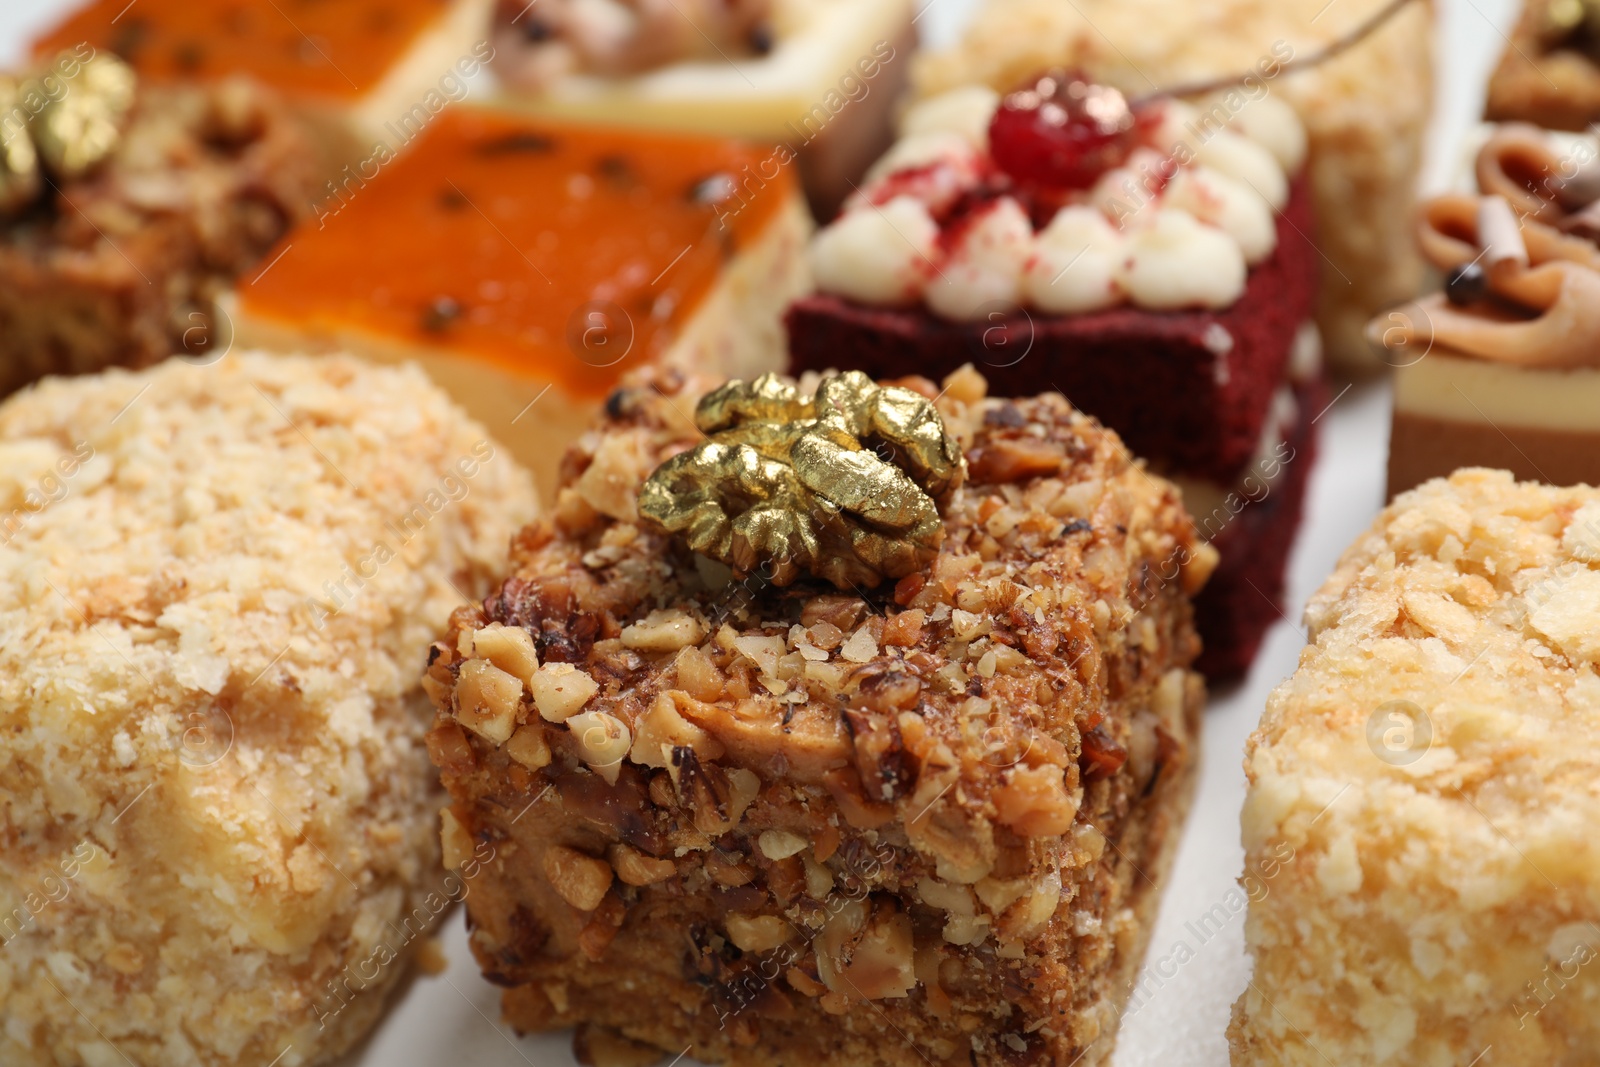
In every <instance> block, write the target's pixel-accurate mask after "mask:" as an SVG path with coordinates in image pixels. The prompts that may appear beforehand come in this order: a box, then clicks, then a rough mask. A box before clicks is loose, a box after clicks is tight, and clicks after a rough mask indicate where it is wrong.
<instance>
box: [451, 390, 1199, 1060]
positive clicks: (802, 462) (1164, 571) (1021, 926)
mask: <svg viewBox="0 0 1600 1067" xmlns="http://www.w3.org/2000/svg"><path fill="white" fill-rule="evenodd" d="M708 384H709V383H707V382H705V381H703V380H690V379H686V378H685V377H684V376H681V375H674V374H671V373H670V372H657V375H656V376H655V377H654V378H651V379H634V380H633V381H632V382H631V383H629V384H627V385H624V387H623V388H621V389H619V390H618V391H617V392H616V393H615V394H614V395H613V396H612V397H611V399H610V401H609V402H608V404H607V405H606V418H605V419H604V421H603V422H602V423H601V424H600V425H599V426H598V428H596V429H595V430H593V431H591V432H590V433H588V434H587V435H586V436H584V437H582V438H581V439H580V440H579V441H578V443H577V444H576V445H575V446H574V447H573V449H572V450H571V451H570V452H569V454H568V456H567V458H566V461H565V470H564V481H563V488H562V489H561V490H560V494H559V500H558V503H557V506H556V508H555V510H554V511H553V513H552V515H551V517H550V518H549V519H548V520H542V521H538V522H535V523H534V524H533V525H530V526H528V527H527V528H526V529H524V530H523V531H522V533H521V534H520V535H519V537H518V538H517V540H516V542H515V544H514V546H513V570H512V574H511V576H510V577H509V578H508V579H507V580H506V581H505V583H504V584H503V585H502V586H501V588H500V589H499V591H498V592H497V593H495V594H494V595H492V596H490V597H489V598H488V599H487V600H485V601H484V602H483V604H482V605H481V606H478V607H468V608H462V609H460V610H458V611H457V612H456V614H455V616H454V618H453V620H452V625H451V628H450V630H449V632H448V634H447V635H446V637H445V638H444V639H443V640H441V641H440V642H438V643H437V644H435V646H434V648H433V651H432V653H431V662H430V665H429V667H428V670H427V673H426V677H425V681H424V685H425V687H426V688H427V689H428V690H429V692H430V694H431V695H432V696H433V698H434V701H435V703H436V705H437V707H438V717H437V720H436V725H435V727H434V729H433V732H432V734H431V735H430V737H429V750H430V752H431V753H432V755H433V758H434V760H435V762H437V763H438V765H439V766H440V768H441V769H442V771H443V779H444V783H445V786H446V788H447V789H448V790H449V792H450V795H451V797H452V801H453V803H452V804H451V805H450V807H449V808H448V809H447V810H446V811H445V812H444V813H443V818H442V822H443V827H442V836H443V848H444V854H445V860H446V864H447V865H449V864H452V863H461V862H465V861H467V860H469V859H470V857H471V856H472V855H473V853H474V851H475V850H477V849H480V848H482V847H484V846H486V845H488V846H492V847H493V849H494V852H495V855H496V857H497V862H496V864H494V865H492V866H486V867H485V868H484V869H483V870H482V871H481V872H480V873H479V875H478V877H477V880H476V881H475V883H474V886H473V890H472V892H471V894H470V895H469V896H468V898H467V908H468V915H469V919H470V923H471V928H472V945H473V949H474V951H475V953H476V954H477V957H478V959H479V961H480V962H481V964H482V965H483V969H484V973H485V975H486V976H487V977H488V978H489V979H490V980H491V981H493V982H495V983H497V984H500V985H502V986H504V987H505V988H506V992H505V994H504V1011H505V1016H506V1018H507V1020H508V1021H509V1022H510V1023H511V1024H512V1025H513V1026H515V1027H517V1028H518V1029H520V1030H524V1031H542V1030H552V1029H559V1028H562V1027H570V1026H576V1027H577V1036H576V1038H575V1049H576V1052H577V1054H578V1055H579V1057H580V1058H581V1059H583V1060H584V1062H588V1063H622V1062H632V1063H648V1062H652V1061H653V1060H654V1059H655V1058H656V1057H657V1056H658V1055H660V1054H662V1053H665V1055H667V1056H671V1055H677V1054H680V1053H684V1052H685V1050H686V1049H687V1050H688V1055H689V1056H690V1057H693V1058H696V1059H699V1060H702V1061H707V1062H717V1063H730V1064H745V1065H756V1064H762V1065H771V1064H795V1065H800V1064H803V1065H824V1067H826V1065H844V1064H853V1065H878V1064H882V1065H907V1067H911V1065H917V1067H921V1065H925V1064H927V1063H937V1064H969V1063H973V1062H978V1063H1006V1064H1018V1065H1022V1064H1044V1063H1060V1064H1065V1063H1073V1062H1078V1063H1082V1064H1097V1063H1102V1062H1106V1061H1107V1060H1109V1057H1110V1052H1111V1048H1112V1045H1113V1041H1114V1037H1115V1029H1116V1024H1117V1019H1118V1011H1119V1009H1120V1006H1121V1005H1122V1003H1123V1001H1124V1000H1125V997H1126V994H1127V991H1128V989H1129V987H1130V984H1131V980H1132V978H1133V975H1134V973H1135V970H1136V968H1137V966H1138V963H1139V960H1140V958H1141V956H1142V954H1143V951H1144V946H1145V942H1146V936H1147V934H1148V931H1149V929H1150V925H1151V923H1152V921H1153V917H1154V911H1155V907H1156V903H1157V898H1158V894H1159V887H1160V885H1161V883H1162V879H1163V875H1164V872H1165V870H1166V868H1167V866H1168V860H1169V858H1170V855H1171V852H1172V849H1173V846H1174V845H1175V842H1176V839H1177V835H1178V830H1179V828H1180V826H1181V823H1182V820H1183V816H1184V814H1185V811H1186V809H1187V806H1188V801H1189V792H1190V785H1191V780H1192V776H1193V768H1194V766H1195V757H1196V742H1197V731H1198V717H1199V714H1200V709H1201V706H1202V703H1203V700H1204V690H1203V685H1202V683H1201V681H1200V678H1199V676H1198V675H1196V674H1195V673H1193V672H1192V671H1191V670H1190V669H1189V666H1190V664H1191V662H1192V661H1193V659H1194V657H1195V655H1196V653H1197V652H1198V641H1197V638H1196V637H1195V633H1194V629H1193V622H1192V611H1191V606H1190V597H1191V596H1192V595H1193V593H1194V592H1195V591H1196V590H1197V588H1198V587H1199V586H1200V585H1201V584H1202V583H1203V582H1204V580H1205V578H1206V576H1207V575H1208V573H1209V571H1210V569H1211V567H1212V566H1213V565H1214V560H1215V556H1214V553H1212V552H1211V550H1210V549H1209V548H1207V547H1206V546H1205V545H1204V544H1203V543H1202V542H1201V541H1200V540H1199V539H1198V537H1197V536H1196V532H1195V530H1194V528H1193V525H1192V522H1191V520H1190V519H1189V517H1188V516H1187V514H1186V513H1185V512H1184V511H1183V508H1182V505H1181V503H1180V500H1179V497H1178V494H1177V492H1176V490H1175V489H1174V488H1173V487H1172V486H1171V485H1169V484H1168V483H1166V482H1164V481H1161V480H1160V479H1157V478H1154V477H1151V476H1150V475H1148V474H1147V473H1146V472H1145V471H1144V469H1143V468H1142V466H1141V465H1140V464H1139V463H1138V462H1136V461H1135V460H1133V459H1132V458H1131V457H1130V456H1129V454H1128V452H1127V451H1126V449H1125V448H1124V447H1123V445H1122V444H1121V442H1120V441H1119V440H1118V438H1117V437H1116V436H1115V435H1114V434H1113V433H1111V432H1110V431H1108V430H1106V429H1104V428H1103V427H1101V426H1100V425H1099V424H1098V423H1096V422H1094V421H1093V420H1092V419H1090V418H1088V417H1087V416H1084V415H1082V414H1080V413H1078V412H1076V411H1074V410H1073V409H1072V408H1071V407H1070V406H1069V405H1068V404H1067V403H1066V401H1064V400H1063V399H1062V398H1061V397H1060V396H1059V395H1054V394H1051V395H1047V396H1042V397H1038V398H1034V399H1027V400H1016V401H1007V400H998V399H993V398H987V397H986V396H985V391H986V386H985V384H984V382H983V380H982V378H981V377H979V376H978V375H977V374H976V373H974V372H973V371H972V369H971V368H970V367H967V368H962V369H961V370H959V371H957V372H956V373H955V374H953V375H952V376H951V377H950V378H949V379H948V380H947V381H946V382H945V383H944V388H943V389H942V390H941V389H939V388H938V387H937V386H935V385H933V383H931V382H928V381H926V380H924V379H908V380H905V381H903V382H901V383H899V384H898V385H885V386H878V385H876V384H874V383H873V382H872V381H871V380H870V379H868V378H867V377H866V376H865V375H862V374H860V373H851V374H845V375H839V376H834V377H828V378H823V379H820V380H819V379H817V378H815V377H811V378H809V379H803V380H802V381H801V382H800V383H799V385H798V386H796V385H794V384H791V383H789V382H787V381H784V380H782V379H778V378H776V377H774V376H766V377H763V378H761V379H758V380H757V381H755V382H754V383H741V382H733V383H729V384H728V385H726V386H723V387H721V388H718V389H716V390H715V391H713V392H711V393H710V394H709V395H706V390H707V388H708ZM697 401H698V403H697ZM703 435H707V436H703ZM691 546H692V547H691Z"/></svg>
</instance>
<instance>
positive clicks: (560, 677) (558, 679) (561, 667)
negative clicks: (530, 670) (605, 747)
mask: <svg viewBox="0 0 1600 1067" xmlns="http://www.w3.org/2000/svg"><path fill="white" fill-rule="evenodd" d="M528 690H529V691H530V692H532V693H533V703H534V705H535V706H536V707H537V708H538V709H539V714H540V715H541V716H542V717H543V718H545V719H548V720H549V721H550V722H566V721H567V720H568V719H570V718H572V717H573V716H574V715H576V714H578V712H579V711H582V710H583V706H584V705H585V704H587V703H589V701H590V699H591V698H593V697H594V695H595V694H596V693H598V692H600V686H599V684H598V683H597V682H596V681H595V680H594V679H593V678H591V677H589V675H588V674H586V673H584V672H583V671H580V670H578V668H576V667H574V666H573V665H572V664H570V663H546V664H544V665H543V666H541V667H540V668H539V669H538V671H536V672H535V673H534V676H533V681H532V682H530V683H528Z"/></svg>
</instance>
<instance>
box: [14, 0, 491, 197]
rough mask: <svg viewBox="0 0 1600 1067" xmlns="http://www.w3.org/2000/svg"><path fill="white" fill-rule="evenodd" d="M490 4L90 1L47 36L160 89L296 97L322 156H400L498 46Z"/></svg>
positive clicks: (448, 0)
mask: <svg viewBox="0 0 1600 1067" xmlns="http://www.w3.org/2000/svg"><path fill="white" fill-rule="evenodd" d="M489 5H490V0H288V2H284V0H228V2H227V3H218V4H209V3H208V4H195V3H194V2H193V0H138V3H137V4H136V5H132V6H130V5H128V4H127V3H126V2H125V0H123V2H119V0H89V2H88V3H86V4H84V5H83V6H81V7H79V8H78V9H77V10H76V11H74V12H73V13H72V14H70V15H68V16H67V17H66V18H65V19H63V20H62V21H61V22H60V23H59V24H58V25H56V26H54V27H53V28H51V29H50V30H49V31H47V32H46V33H45V34H44V35H43V36H42V37H40V39H39V40H38V41H36V42H35V44H34V53H35V55H36V56H39V57H48V56H50V55H53V54H54V53H55V52H56V51H58V50H60V49H63V48H72V47H74V46H76V45H78V44H79V43H83V42H86V43H88V44H89V45H91V46H92V47H94V48H96V49H100V50H103V51H109V52H112V53H113V54H115V55H118V56H120V57H122V58H123V59H124V60H126V61H127V62H128V63H130V64H132V65H133V66H134V68H135V69H137V70H138V71H139V73H140V74H141V75H144V76H145V77H148V78H150V79H151V80H154V81H161V82H194V81H202V82H204V81H216V80H221V79H226V78H231V77H235V76H239V75H243V76H245V77H248V78H250V79H251V80H253V81H256V82H258V83H260V84H262V85H265V86H268V87H270V88H272V89H274V90H276V91H277V92H278V93H280V94H281V95H282V96H284V97H285V98H286V99H288V100H289V101H291V102H292V103H293V104H294V105H295V106H296V107H297V108H298V109H299V111H300V113H301V114H302V116H303V117H305V118H306V119H307V120H309V121H310V122H311V124H312V125H313V127H314V128H315V129H316V131H317V132H318V133H319V134H321V144H322V148H323V149H324V159H325V161H328V160H334V159H336V160H338V162H336V163H334V165H333V169H337V167H338V165H339V163H343V162H345V161H346V159H347V158H353V156H352V154H353V153H356V152H357V151H358V150H359V151H360V153H361V154H362V155H365V154H366V152H367V151H368V150H370V149H371V148H372V147H373V144H374V142H381V143H383V144H384V145H386V146H387V147H388V148H389V149H390V150H392V151H398V150H399V149H400V147H401V144H402V143H403V142H405V141H408V140H410V139H411V138H412V137H414V136H415V135H416V132H417V131H418V130H419V129H420V128H421V127H422V126H425V125H427V124H428V123H429V122H430V121H431V120H432V118H433V116H434V115H436V114H437V113H438V112H439V111H441V110H442V109H443V108H444V107H445V106H446V105H448V104H449V103H451V102H452V101H454V100H459V99H461V98H462V97H464V96H466V95H467V84H468V83H467V79H470V78H472V77H473V76H475V75H476V74H477V73H478V72H479V71H480V70H481V69H482V68H483V65H484V63H485V62H487V61H488V60H489V59H491V58H493V55H494V49H493V46H492V45H490V43H489V40H488V33H487V23H488V19H489Z"/></svg>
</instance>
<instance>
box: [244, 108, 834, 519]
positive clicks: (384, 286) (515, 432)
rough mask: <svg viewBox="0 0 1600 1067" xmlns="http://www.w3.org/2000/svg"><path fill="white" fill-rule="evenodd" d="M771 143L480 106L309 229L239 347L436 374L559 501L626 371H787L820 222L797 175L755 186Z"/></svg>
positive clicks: (324, 211)
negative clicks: (790, 314)
mask: <svg viewBox="0 0 1600 1067" xmlns="http://www.w3.org/2000/svg"><path fill="white" fill-rule="evenodd" d="M761 151H762V150H759V149H757V148H755V147H752V146H747V145H743V144H740V143H737V142H732V141H724V140H717V139H713V138H706V137H691V136H686V135H669V134H659V133H645V132H631V131H622V130H603V129H586V128H579V127H571V126H561V125H552V124H548V123H537V124H536V123H531V122H529V121H528V120H526V119H522V118H518V117H514V116H510V115H506V114H503V113H496V112H490V111H483V110H476V109H471V108H467V107H462V108H460V109H457V110H454V111H452V112H450V113H448V114H445V115H442V116H440V118H439V119H438V120H436V121H435V123H434V124H433V125H432V126H431V127H429V129H428V132H427V134H426V135H424V136H423V137H422V138H421V139H420V140H419V141H418V143H417V144H416V145H415V146H414V148H413V149H411V150H410V151H409V152H407V153H406V155H405V156H404V157H403V158H402V159H399V160H396V161H394V162H392V163H390V164H388V165H387V166H386V167H385V168H384V169H383V170H382V172H381V173H379V174H377V175H376V176H375V177H374V178H373V179H372V180H371V181H359V182H357V183H352V184H349V185H347V186H346V187H345V188H343V189H342V190H341V191H340V193H339V195H338V196H337V197H335V198H332V199H330V200H329V201H328V202H327V203H325V204H323V205H321V207H319V217H318V218H317V219H316V220H314V221H307V222H306V223H305V224H304V225H303V226H302V227H301V228H299V229H298V230H296V231H293V232H291V233H290V234H289V236H288V238H287V239H286V240H285V242H284V244H283V246H282V248H281V249H280V250H279V255H280V256H281V261H280V262H278V263H277V265H276V266H274V267H272V268H271V269H270V270H266V271H263V272H262V273H261V274H259V275H257V276H256V277H254V278H251V279H247V280H246V281H245V282H244V283H243V284H241V285H240V287H239V290H238V294H237V301H236V316H235V317H236V330H237V334H238V336H239V338H240V340H241V342H244V343H250V344H260V345H265V346H267V347H271V348H275V349H278V350H287V351H301V350H308V349H310V350H321V349H348V350H354V351H356V352H359V353H361V354H363V355H366V356H369V357H371V358H376V359H390V360H393V359H415V360H418V361H420V362H421V363H422V364H423V365H424V366H425V367H426V368H427V369H428V370H429V372H430V373H431V374H432V375H433V377H434V380H435V381H437V382H438V383H439V384H440V385H442V386H443V387H444V388H445V389H446V390H447V391H449V392H450V393H451V394H452V395H453V396H454V397H455V398H456V399H457V401H458V402H460V403H461V404H462V405H463V406H465V407H466V408H467V410H468V411H470V412H472V414H473V415H474V416H476V417H477V418H479V419H481V420H482V421H483V422H484V423H485V424H486V425H488V427H489V429H490V432H491V433H493V434H494V435H495V437H496V439H497V440H500V441H504V442H505V443H506V444H507V446H508V447H510V448H511V450H512V451H513V453H515V454H516V455H517V456H518V458H519V459H521V460H522V461H523V462H525V463H527V464H528V465H529V466H530V467H531V468H532V469H533V472H534V475H535V478H536V480H537V482H538V484H539V485H540V487H541V490H542V491H543V492H545V493H546V494H550V493H553V490H554V486H555V480H556V471H557V467H558V465H559V463H560V457H561V451H562V449H563V448H565V447H566V445H567V443H568V442H569V441H570V440H571V439H572V438H573V437H575V436H576V435H577V434H578V433H579V432H580V431H581V430H582V428H583V427H584V426H585V425H586V424H587V423H588V422H589V420H590V419H592V418H593V416H594V414H595V412H596V411H597V410H598V408H599V405H600V403H601V402H602V401H603V400H604V399H605V397H606V395H607V393H609V392H610V390H611V389H612V387H613V386H614V385H615V384H616V382H617V380H618V379H619V378H620V376H621V375H622V374H623V373H624V372H625V371H628V370H631V369H634V368H637V367H639V366H641V365H642V364H646V363H651V362H661V363H667V364H671V365H678V366H694V367H698V368H703V369H705V370H706V371H709V372H713V373H716V372H720V373H726V374H736V373H759V372H761V371H764V370H772V369H776V368H779V367H781V366H782V359H783V333H782V326H781V323H780V316H781V315H782V312H783V308H784V306H785V305H786V304H787V303H788V301H789V300H790V299H791V298H792V297H793V296H795V295H796V294H798V293H800V292H802V291H804V289H805V288H806V286H807V285H808V284H809V283H808V281H807V278H806V274H805V264H804V257H803V255H802V254H801V251H802V249H803V247H804V243H805V239H806V237H807V235H808V234H809V232H810V230H809V227H810V222H809V218H808V216H807V214H806V210H805V204H804V201H803V200H802V199H801V197H800V194H799V192H798V189H797V188H796V183H795V181H794V178H793V176H792V175H791V174H790V173H789V172H787V171H785V172H783V173H781V174H779V175H778V176H777V177H776V178H774V180H772V181H771V182H769V183H766V184H765V185H764V186H759V187H757V186H750V185H748V184H741V183H740V178H739V175H740V173H741V171H742V170H743V168H744V167H746V166H747V165H750V164H752V163H753V162H755V161H756V160H757V159H758V158H759V157H760V154H761ZM397 219H404V220H406V225H405V227H404V228H403V229H397V228H396V222H395V220H397Z"/></svg>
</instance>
